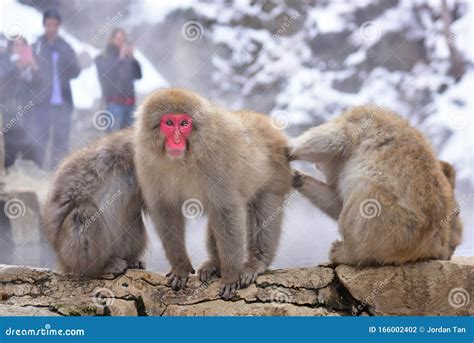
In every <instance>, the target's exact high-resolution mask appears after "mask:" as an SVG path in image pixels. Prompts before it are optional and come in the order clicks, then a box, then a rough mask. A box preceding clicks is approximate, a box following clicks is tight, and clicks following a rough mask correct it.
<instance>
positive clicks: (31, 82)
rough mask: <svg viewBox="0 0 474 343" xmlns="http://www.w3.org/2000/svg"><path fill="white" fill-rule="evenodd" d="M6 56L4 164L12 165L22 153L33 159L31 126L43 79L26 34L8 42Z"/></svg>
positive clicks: (3, 59)
mask: <svg viewBox="0 0 474 343" xmlns="http://www.w3.org/2000/svg"><path fill="white" fill-rule="evenodd" d="M6 56H7V59H5V58H2V59H1V60H2V63H1V64H0V70H1V71H0V75H2V77H1V78H2V81H3V82H2V90H1V94H2V102H1V105H2V108H3V109H4V113H3V125H2V133H3V136H4V139H5V167H9V166H11V165H12V164H13V163H14V162H15V159H16V158H17V157H18V155H19V154H21V155H22V157H23V158H24V159H27V160H28V159H32V160H34V149H33V147H34V145H35V142H34V139H33V135H32V134H31V132H30V130H31V122H32V119H33V117H32V112H33V107H34V104H35V99H36V93H37V92H38V90H39V89H40V80H39V75H38V65H37V63H36V61H35V59H34V57H33V52H32V49H31V46H30V45H28V42H27V40H26V39H25V38H24V37H21V36H18V37H15V39H13V40H11V41H10V42H9V43H8V47H7V51H6Z"/></svg>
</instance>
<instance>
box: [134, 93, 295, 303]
mask: <svg viewBox="0 0 474 343" xmlns="http://www.w3.org/2000/svg"><path fill="white" fill-rule="evenodd" d="M166 113H187V114H189V115H190V116H191V117H192V118H193V119H192V125H193V131H192V133H191V135H190V136H189V139H188V149H187V151H186V153H185V155H184V156H183V157H182V158H174V159H173V158H170V157H168V156H167V154H166V152H165V148H164V139H163V137H162V136H161V134H160V131H159V129H158V128H159V123H160V120H161V116H162V115H163V114H166ZM271 124H272V123H271V120H270V119H269V118H268V117H267V116H265V115H262V114H259V113H255V112H251V111H239V112H230V111H228V110H225V109H223V108H220V107H218V106H216V105H214V104H212V103H211V102H209V101H208V100H206V99H204V98H202V97H201V96H199V95H197V94H196V93H194V92H191V91H188V90H183V89H167V90H161V91H157V92H155V93H153V94H151V95H150V96H149V97H148V98H147V99H146V100H145V101H144V103H143V104H142V105H141V107H140V108H139V110H138V126H137V128H138V129H137V131H136V137H135V145H136V160H135V163H136V166H137V176H138V180H139V182H140V184H141V185H142V190H143V196H144V199H145V202H146V205H147V209H148V211H149V214H150V216H151V218H152V220H153V222H154V224H155V226H156V228H157V230H158V233H159V235H160V238H161V241H162V243H163V246H164V249H165V252H166V256H167V258H168V260H169V262H170V264H171V273H170V274H169V278H170V284H171V285H172V287H173V288H174V289H179V288H181V287H184V286H185V284H186V281H187V278H188V275H189V273H193V272H194V269H193V267H192V265H191V261H190V259H189V257H188V255H187V253H186V248H185V239H184V225H185V217H184V216H183V213H182V206H183V204H184V202H185V201H186V200H188V199H197V200H198V201H199V202H200V203H201V204H202V206H203V210H204V211H205V212H207V214H208V216H209V220H208V234H207V236H208V237H207V246H208V252H209V261H207V262H206V263H205V264H204V265H203V266H202V267H201V268H200V270H199V272H198V273H199V278H200V279H201V280H202V281H204V282H205V281H208V280H209V278H210V277H211V276H212V275H213V274H216V275H220V276H221V277H222V279H223V282H224V284H225V286H224V287H223V289H222V292H221V295H222V296H223V297H224V298H229V297H231V296H232V294H233V292H234V290H235V289H237V288H238V287H245V286H247V285H249V284H250V283H252V282H253V281H254V280H255V278H256V276H257V275H258V274H260V273H262V272H263V271H265V270H266V268H267V267H268V266H269V265H270V263H271V262H272V260H273V258H274V256H275V252H276V249H277V245H278V240H279V236H280V231H281V223H282V214H281V211H282V208H281V207H282V206H283V202H284V199H285V198H284V196H285V194H286V193H287V192H289V191H290V189H291V169H290V167H289V163H288V160H287V149H286V146H287V140H286V138H285V137H284V135H283V134H282V132H281V131H280V130H277V129H275V128H273V127H272V125H271ZM246 246H247V249H246V248H245V247H246Z"/></svg>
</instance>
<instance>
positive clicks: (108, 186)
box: [42, 129, 147, 276]
mask: <svg viewBox="0 0 474 343" xmlns="http://www.w3.org/2000/svg"><path fill="white" fill-rule="evenodd" d="M132 138H133V134H132V129H126V130H122V131H119V132H117V133H114V134H112V135H109V136H106V137H104V138H102V139H99V140H98V141H96V142H94V143H92V144H90V145H89V146H87V147H85V148H82V149H80V150H77V151H75V152H73V153H71V154H70V155H69V156H67V157H66V158H65V160H64V161H63V162H62V163H61V164H60V166H59V167H58V169H57V171H56V172H55V175H54V177H53V180H52V186H51V189H50V192H49V195H48V199H47V201H46V203H45V206H44V210H43V218H44V219H43V220H44V221H43V225H42V230H43V233H44V235H45V236H46V238H47V240H48V241H49V242H50V243H51V245H52V247H53V249H54V250H55V252H56V256H57V259H58V264H59V267H60V269H61V270H62V271H63V272H65V273H72V274H75V275H78V276H95V275H101V274H105V273H114V274H117V273H121V272H123V271H124V270H125V269H126V268H143V263H142V262H141V261H140V257H141V256H142V254H143V252H144V250H145V247H146V243H147V237H146V230H145V227H144V224H143V220H142V215H141V210H142V206H143V201H142V197H141V192H140V189H139V186H138V182H137V180H136V176H135V169H134V160H133V154H134V149H133V144H132Z"/></svg>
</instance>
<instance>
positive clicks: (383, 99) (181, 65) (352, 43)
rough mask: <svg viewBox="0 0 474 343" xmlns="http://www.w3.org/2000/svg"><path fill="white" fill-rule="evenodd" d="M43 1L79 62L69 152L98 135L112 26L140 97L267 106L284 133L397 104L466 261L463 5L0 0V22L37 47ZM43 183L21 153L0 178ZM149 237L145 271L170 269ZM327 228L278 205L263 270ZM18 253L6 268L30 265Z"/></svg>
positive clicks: (472, 135)
mask: <svg viewBox="0 0 474 343" xmlns="http://www.w3.org/2000/svg"><path fill="white" fill-rule="evenodd" d="M49 7H57V8H58V9H59V10H60V11H61V13H62V15H63V30H62V35H63V37H64V38H65V39H66V40H67V41H68V42H69V43H71V44H72V46H73V48H74V49H75V50H76V53H77V54H78V55H79V58H80V62H81V65H82V66H83V71H82V73H81V75H80V76H79V78H78V79H76V80H74V81H73V82H72V86H73V97H74V101H75V104H76V111H75V113H74V128H73V133H72V136H73V137H72V139H73V146H74V147H78V146H82V145H84V144H86V143H87V142H88V141H90V139H92V138H94V137H97V136H100V135H101V132H100V131H97V130H96V129H95V128H94V125H93V120H92V118H93V115H94V113H96V112H97V111H99V110H100V109H101V107H100V106H101V102H100V96H101V94H100V88H99V83H98V80H97V74H96V70H95V66H94V64H93V59H94V57H95V56H96V55H97V54H98V53H99V52H100V50H101V49H102V48H103V47H104V45H105V43H106V40H107V38H108V36H109V34H110V31H111V29H112V28H113V27H116V26H122V27H124V28H125V29H126V30H127V31H128V32H129V33H130V38H131V41H132V42H133V43H134V46H135V54H136V57H137V59H138V60H139V61H140V63H141V64H142V68H143V74H144V77H143V79H142V80H140V81H138V82H137V83H136V87H137V93H138V96H139V98H141V97H143V96H144V95H146V94H147V93H148V92H149V91H151V90H153V89H156V88H160V87H167V86H180V87H186V88H191V89H194V90H196V91H198V92H200V93H201V94H203V95H204V96H206V97H208V98H211V99H213V100H214V101H216V102H218V103H220V104H222V105H224V106H227V107H229V108H232V109H240V108H251V109H254V110H258V111H261V112H265V113H268V114H269V115H271V116H274V117H275V118H276V119H277V121H278V122H279V123H281V124H282V125H283V126H284V127H285V128H286V131H287V133H288V135H290V136H294V135H297V134H299V133H301V132H302V131H304V130H305V129H307V128H309V127H311V126H313V125H317V124H320V123H322V122H324V121H326V120H327V119H329V118H331V117H333V116H336V115H338V114H340V113H341V112H342V111H343V110H344V109H346V108H347V107H349V106H352V105H357V104H362V103H367V102H372V103H376V104H379V105H382V106H386V107H390V108H392V109H394V110H396V111H397V112H399V113H400V114H401V115H403V116H405V117H406V118H408V119H409V120H410V122H411V123H412V124H413V125H415V126H416V127H418V128H419V129H420V130H421V131H422V132H424V133H425V134H426V135H427V136H428V137H429V139H430V140H431V142H432V144H433V146H434V147H435V149H436V150H437V152H438V153H439V156H440V158H441V159H444V160H446V161H449V162H450V163H452V164H453V165H454V166H455V168H456V170H457V173H458V181H457V196H458V200H459V202H460V204H461V207H462V209H461V216H462V219H463V221H464V224H465V234H464V242H463V244H462V245H461V246H460V247H459V248H458V249H457V251H456V254H458V255H471V256H472V255H474V243H473V238H474V237H473V235H474V214H473V213H474V211H473V209H474V205H473V202H474V196H473V192H474V174H473V171H474V170H473V168H474V163H473V156H474V154H473V146H474V142H473V140H474V132H473V123H472V122H473V112H472V111H473V107H472V96H473V94H472V93H473V80H474V78H473V76H474V69H473V68H474V67H473V64H472V63H473V58H474V57H473V18H472V13H473V8H472V7H473V5H472V4H470V3H469V2H461V1H446V2H442V1H429V2H427V1H410V0H406V1H405V0H399V1H396V0H382V1H362V0H361V1H340V0H336V1H322V0H317V1H316V0H304V1H297V0H286V1H277V0H275V1H272V0H269V1H263V0H262V1H250V0H240V1H239V0H234V1H231V0H226V1H190V0H179V1H178V0H175V1H145V0H136V1H131V0H119V1H108V0H95V1H88V0H85V1H84V0H69V1H66V0H63V1H61V0H21V1H19V2H16V1H14V0H0V13H1V15H0V30H3V32H6V33H14V32H19V33H22V34H23V35H24V36H26V37H27V38H28V39H29V40H30V41H34V40H35V39H36V37H38V36H39V35H40V34H41V32H42V23H41V20H42V19H41V18H42V17H41V11H42V10H43V9H45V8H49ZM297 166H298V167H300V168H305V169H307V170H310V171H313V170H312V168H311V166H309V165H303V164H298V165H297ZM316 175H317V174H316ZM48 178H49V174H48V173H44V172H42V171H38V170H35V169H34V168H32V167H31V166H27V165H25V164H22V162H21V161H20V162H19V163H17V164H16V165H15V166H13V167H12V169H11V170H10V171H9V173H8V175H7V188H9V189H15V190H18V189H34V190H35V191H37V192H38V195H39V197H40V200H42V199H44V195H45V192H46V191H47V187H48ZM204 225H205V218H200V219H198V220H192V221H191V222H190V223H189V225H188V226H189V227H188V231H187V232H188V247H189V251H190V255H191V258H192V261H193V264H194V266H198V265H199V264H200V263H201V262H202V261H203V260H204V259H205V256H206V253H205V250H204V236H203V231H204ZM149 231H150V235H151V237H152V244H151V247H150V249H149V252H148V254H147V262H148V267H149V268H150V269H153V270H157V271H161V272H164V271H167V269H168V264H167V262H166V259H165V257H164V255H163V253H162V249H161V246H160V242H159V241H158V239H157V237H156V235H155V233H154V232H153V230H149ZM337 236H338V234H337V228H336V223H335V222H334V221H332V220H330V219H329V218H328V217H326V216H325V215H324V214H322V213H321V212H320V211H319V210H317V209H316V208H314V207H312V206H311V205H310V204H309V203H308V202H307V201H306V200H304V199H303V198H301V197H295V198H294V199H293V200H292V201H291V202H290V204H289V206H288V208H287V209H286V218H285V225H284V233H283V237H282V245H281V248H280V250H279V253H278V257H277V259H276V261H275V263H274V264H273V266H274V267H290V266H303V265H313V264H316V263H321V262H325V261H327V255H328V251H329V247H330V243H331V242H332V241H333V240H335V239H336V238H337ZM22 258H23V257H22V256H18V257H17V260H16V261H14V262H17V263H21V262H25V261H26V262H28V263H29V264H35V263H36V264H40V263H39V262H38V261H31V260H27V259H26V258H24V259H22ZM0 262H2V261H0ZM26 262H25V263H26Z"/></svg>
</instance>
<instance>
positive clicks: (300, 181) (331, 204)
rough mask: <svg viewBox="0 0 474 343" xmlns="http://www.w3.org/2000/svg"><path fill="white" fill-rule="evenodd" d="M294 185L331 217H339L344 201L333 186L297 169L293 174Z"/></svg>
mask: <svg viewBox="0 0 474 343" xmlns="http://www.w3.org/2000/svg"><path fill="white" fill-rule="evenodd" d="M293 187H294V188H295V189H297V190H298V191H299V192H301V194H303V195H304V196H305V197H306V198H308V199H309V200H310V201H311V202H312V203H313V205H315V206H316V207H318V208H319V209H321V210H322V211H323V212H324V213H326V214H327V215H329V216H330V217H331V218H333V219H335V220H338V219H339V215H340V214H341V211H342V202H341V199H340V198H339V196H338V194H337V192H336V190H335V189H334V188H333V187H331V186H328V185H327V184H325V183H324V182H322V181H319V180H317V179H315V178H314V177H312V176H310V175H308V174H304V173H302V172H300V171H297V170H295V172H294V175H293Z"/></svg>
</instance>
